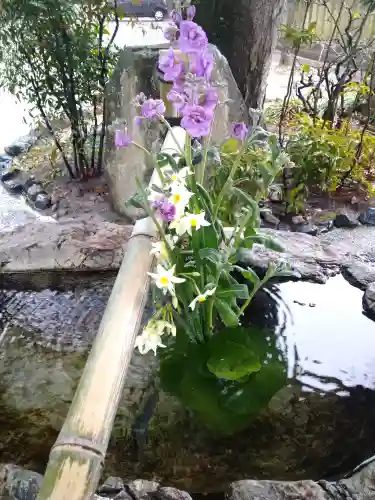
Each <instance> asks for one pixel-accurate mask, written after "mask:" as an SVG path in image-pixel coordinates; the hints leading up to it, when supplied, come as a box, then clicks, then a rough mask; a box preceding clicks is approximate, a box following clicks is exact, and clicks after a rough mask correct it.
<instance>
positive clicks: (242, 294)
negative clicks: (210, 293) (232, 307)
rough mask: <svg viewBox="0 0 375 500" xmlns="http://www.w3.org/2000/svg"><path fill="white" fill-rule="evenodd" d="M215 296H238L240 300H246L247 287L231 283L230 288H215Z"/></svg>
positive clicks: (224, 297) (225, 297)
mask: <svg viewBox="0 0 375 500" xmlns="http://www.w3.org/2000/svg"><path fill="white" fill-rule="evenodd" d="M216 297H219V299H224V300H225V299H228V298H229V299H232V298H238V299H242V300H246V299H248V298H249V289H248V288H247V286H246V285H231V287H230V288H228V289H226V290H224V289H221V290H217V291H216Z"/></svg>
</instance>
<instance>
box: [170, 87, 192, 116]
mask: <svg viewBox="0 0 375 500" xmlns="http://www.w3.org/2000/svg"><path fill="white" fill-rule="evenodd" d="M167 99H168V101H170V102H171V103H172V104H173V105H174V107H175V108H176V111H182V110H183V109H184V107H185V106H186V104H187V102H188V96H187V95H185V94H184V93H182V92H179V91H178V90H175V89H172V90H171V91H170V92H169V93H168V95H167Z"/></svg>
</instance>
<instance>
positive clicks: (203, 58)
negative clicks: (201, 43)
mask: <svg viewBox="0 0 375 500" xmlns="http://www.w3.org/2000/svg"><path fill="white" fill-rule="evenodd" d="M213 69H214V56H213V54H212V53H211V52H207V51H204V52H200V53H195V54H192V56H191V61H190V71H191V73H193V75H195V76H199V77H204V78H205V79H206V80H207V81H208V80H209V79H210V78H211V74H212V70H213Z"/></svg>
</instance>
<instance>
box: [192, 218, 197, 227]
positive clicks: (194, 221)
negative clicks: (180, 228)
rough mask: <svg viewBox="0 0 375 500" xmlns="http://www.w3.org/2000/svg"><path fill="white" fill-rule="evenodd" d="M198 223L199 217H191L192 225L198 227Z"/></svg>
mask: <svg viewBox="0 0 375 500" xmlns="http://www.w3.org/2000/svg"><path fill="white" fill-rule="evenodd" d="M197 224H198V221H197V219H191V221H190V225H191V227H197Z"/></svg>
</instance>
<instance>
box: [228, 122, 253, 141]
mask: <svg viewBox="0 0 375 500" xmlns="http://www.w3.org/2000/svg"><path fill="white" fill-rule="evenodd" d="M248 132H249V129H248V127H247V125H246V124H245V123H243V122H241V123H232V134H231V135H232V138H233V139H237V140H238V141H244V140H245V139H246V137H247V134H248Z"/></svg>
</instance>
